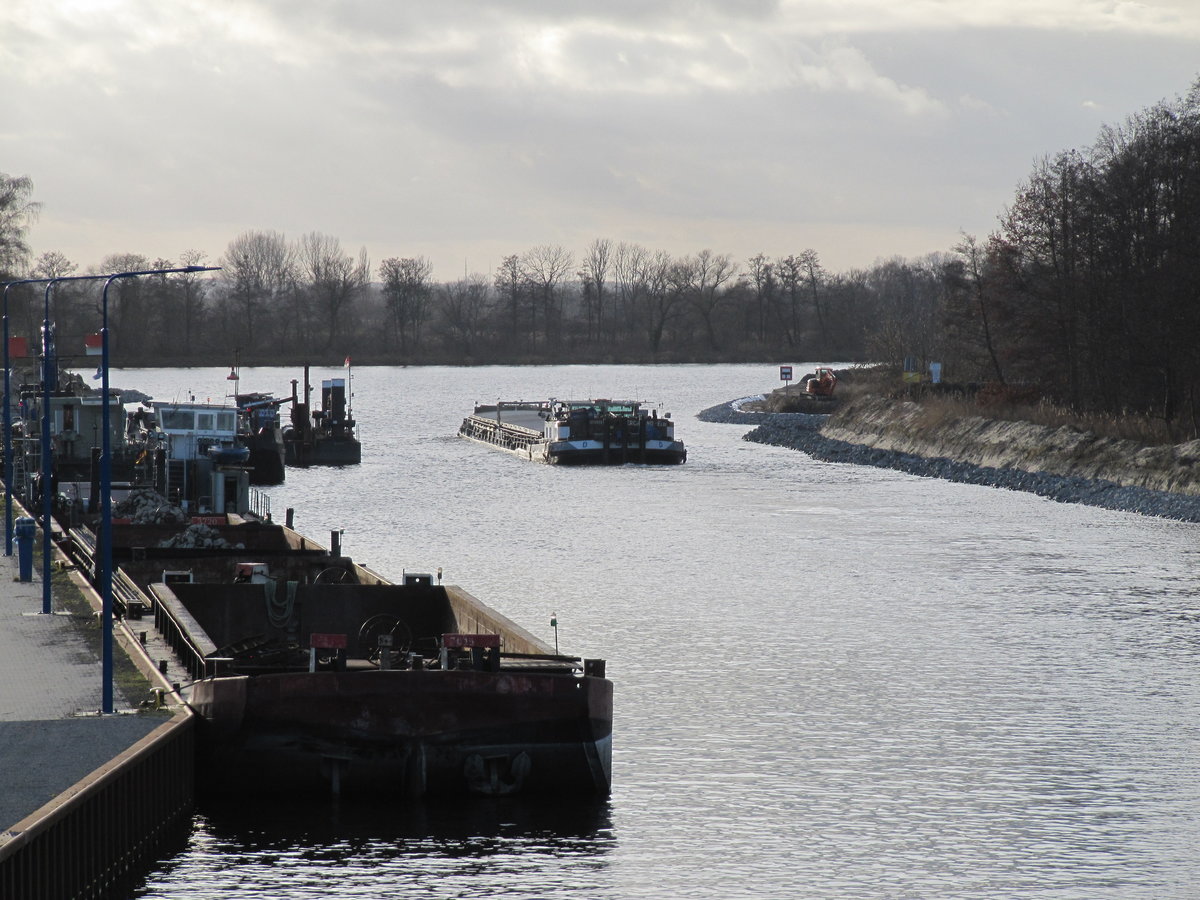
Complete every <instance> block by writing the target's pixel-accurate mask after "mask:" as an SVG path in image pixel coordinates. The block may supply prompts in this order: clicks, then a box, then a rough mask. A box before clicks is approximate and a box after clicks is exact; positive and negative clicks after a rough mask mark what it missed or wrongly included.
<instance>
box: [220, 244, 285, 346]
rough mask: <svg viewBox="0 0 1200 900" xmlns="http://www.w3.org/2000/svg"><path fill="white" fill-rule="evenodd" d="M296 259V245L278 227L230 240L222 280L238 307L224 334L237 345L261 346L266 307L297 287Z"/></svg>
mask: <svg viewBox="0 0 1200 900" xmlns="http://www.w3.org/2000/svg"><path fill="white" fill-rule="evenodd" d="M295 259H296V256H295V251H294V250H293V248H292V247H291V246H289V245H288V242H287V240H286V239H285V238H284V236H283V235H282V234H280V233H278V232H275V231H247V232H244V233H242V234H240V235H238V236H237V237H236V238H234V239H233V240H232V241H230V242H229V246H228V247H226V248H225V255H224V256H223V257H221V266H222V271H221V280H222V281H223V283H224V284H225V286H226V297H227V298H228V300H229V301H230V302H231V303H232V306H233V308H234V310H236V314H235V316H234V317H233V318H232V319H227V320H226V324H227V327H228V333H227V334H225V335H224V338H225V340H227V341H229V342H230V343H231V344H232V346H233V347H250V348H256V347H257V343H256V341H257V337H258V335H257V330H258V328H257V326H258V325H259V324H260V319H261V318H262V317H263V316H264V315H265V313H263V310H270V309H273V308H274V307H275V306H276V305H277V304H278V303H279V302H280V301H281V300H283V299H285V298H286V296H287V295H288V294H289V293H291V292H292V291H293V288H294V284H295V279H296V270H295ZM235 320H236V322H237V324H236V325H235V324H234V321H235ZM286 331H287V328H286V325H285V328H284V332H285V333H286Z"/></svg>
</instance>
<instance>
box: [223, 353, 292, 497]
mask: <svg viewBox="0 0 1200 900" xmlns="http://www.w3.org/2000/svg"><path fill="white" fill-rule="evenodd" d="M226 378H227V380H229V381H232V382H233V398H234V401H235V402H236V403H237V415H238V420H237V424H238V444H239V445H241V446H242V447H245V448H246V449H247V450H248V451H249V459H248V461H247V465H248V466H249V468H250V483H251V484H283V480H284V472H285V469H284V465H283V458H284V451H283V429H282V428H281V427H280V423H279V407H280V406H282V405H283V404H284V403H291V402H292V398H291V397H283V398H281V399H276V398H275V397H274V396H273V395H272V394H262V393H248V394H243V393H241V391H240V389H239V387H240V383H241V370H240V368H239V367H238V365H237V363H234V365H233V368H231V369H230V370H229V374H228V375H227V376H226Z"/></svg>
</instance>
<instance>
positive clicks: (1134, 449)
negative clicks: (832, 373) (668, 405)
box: [699, 398, 1200, 522]
mask: <svg viewBox="0 0 1200 900" xmlns="http://www.w3.org/2000/svg"><path fill="white" fill-rule="evenodd" d="M755 399H758V398H744V399H743V400H735V401H732V402H730V403H724V404H721V405H720V406H714V407H711V408H710V409H706V410H704V411H703V412H701V413H700V414H699V418H700V419H701V420H703V421H706V422H725V423H730V424H738V425H752V426H754V428H753V430H752V431H750V432H749V433H748V434H746V435H745V440H748V441H754V442H756V443H760V444H771V445H773V446H777V447H788V448H790V449H793V450H799V451H801V452H803V453H805V454H807V455H809V456H811V457H813V458H814V459H820V460H824V461H826V462H842V463H851V464H854V465H862V466H876V467H880V468H888V469H897V470H900V471H902V472H907V473H909V474H912V475H920V476H923V477H927V478H944V479H946V480H948V481H958V482H964V483H967V484H982V485H988V486H991V487H998V488H1007V489H1009V490H1015V491H1028V492H1031V493H1034V494H1038V495H1039V496H1042V497H1048V498H1050V499H1052V500H1057V501H1059V502H1063V503H1083V504H1087V505H1090V506H1100V507H1104V508H1106V509H1116V510H1125V511H1129V512H1136V513H1141V514H1143V515H1148V516H1161V517H1164V518H1169V519H1180V520H1183V521H1187V522H1200V470H1198V467H1200V442H1197V441H1192V442H1190V443H1187V444H1180V445H1177V446H1174V447H1151V448H1143V447H1141V446H1140V445H1137V444H1133V443H1132V442H1128V441H1117V440H1113V439H1110V438H1099V437H1097V436H1096V435H1089V434H1086V433H1085V432H1080V431H1078V430H1076V429H1072V428H1046V427H1043V426H1038V425H1033V424H1032V423H1028V422H1006V421H1000V420H989V419H984V418H982V417H971V418H969V419H963V420H959V421H955V422H949V423H941V424H939V426H938V427H936V428H934V429H932V430H930V429H925V432H924V433H922V428H923V427H924V426H922V425H921V424H920V422H919V418H918V415H917V410H915V409H914V407H915V404H909V403H903V402H900V403H892V404H888V403H885V402H883V401H879V400H869V401H860V402H859V403H856V404H851V405H848V406H845V407H843V408H842V409H841V410H839V411H838V412H837V413H836V414H835V415H833V416H824V415H811V414H807V413H764V412H753V411H751V410H749V409H748V408H747V404H748V402H749V401H753V400H755Z"/></svg>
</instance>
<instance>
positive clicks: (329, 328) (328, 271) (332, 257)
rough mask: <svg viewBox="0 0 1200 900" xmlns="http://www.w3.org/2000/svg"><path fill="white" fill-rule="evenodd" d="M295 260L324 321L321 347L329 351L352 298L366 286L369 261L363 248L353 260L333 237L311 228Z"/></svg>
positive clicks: (315, 308)
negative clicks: (323, 336)
mask: <svg viewBox="0 0 1200 900" xmlns="http://www.w3.org/2000/svg"><path fill="white" fill-rule="evenodd" d="M297 263H298V268H299V273H300V278H301V281H302V283H303V286H304V289H305V291H306V292H307V293H308V296H309V298H310V300H311V303H312V307H313V310H314V312H315V314H316V315H318V316H319V317H320V318H321V319H322V320H323V323H324V329H325V340H324V342H323V343H322V344H321V348H322V349H323V350H329V349H331V348H332V347H333V345H334V342H335V341H336V340H337V339H338V338H339V337H341V334H342V330H343V325H344V319H345V318H346V317H347V316H348V315H349V313H350V311H351V308H352V306H353V303H354V300H355V298H357V297H358V296H359V295H361V294H362V292H363V290H364V289H365V288H366V285H367V281H368V279H369V276H370V261H369V260H368V259H367V258H366V252H365V250H364V251H362V252H360V253H359V257H358V261H357V263H356V262H355V260H354V258H353V257H351V256H349V255H348V254H347V253H345V252H344V251H343V250H342V244H341V241H339V240H338V239H337V238H335V237H332V236H330V235H326V234H321V233H320V232H316V231H313V232H310V233H308V234H306V235H304V236H303V237H302V238H300V244H299V247H298V248H297Z"/></svg>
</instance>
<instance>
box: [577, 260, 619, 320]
mask: <svg viewBox="0 0 1200 900" xmlns="http://www.w3.org/2000/svg"><path fill="white" fill-rule="evenodd" d="M611 257H612V241H610V240H608V239H607V238H596V240H594V241H592V243H591V244H589V245H588V248H587V251H586V253H585V254H584V257H583V268H582V269H581V270H580V272H579V280H580V283H581V284H582V285H583V300H584V311H585V314H586V316H587V338H588V340H589V341H591V340H592V339H593V335H594V336H595V337H596V338H599V339H601V340H603V338H604V334H605V331H606V330H607V329H606V327H605V315H604V299H605V294H606V289H607V282H608V268H609V260H610V258H611ZM593 328H594V331H593Z"/></svg>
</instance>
